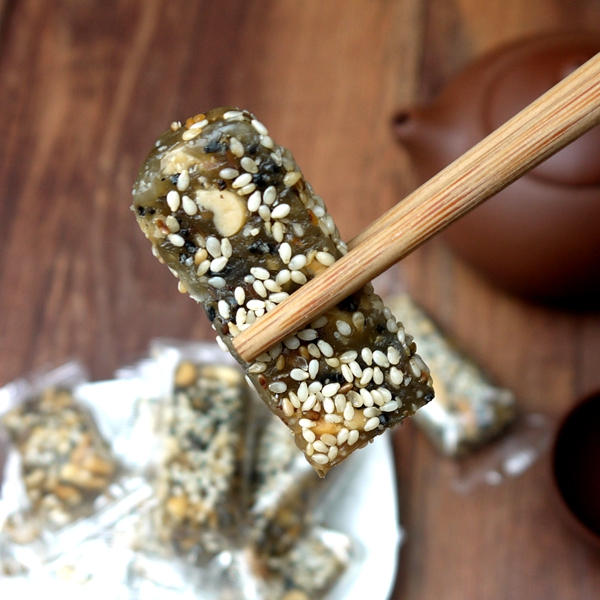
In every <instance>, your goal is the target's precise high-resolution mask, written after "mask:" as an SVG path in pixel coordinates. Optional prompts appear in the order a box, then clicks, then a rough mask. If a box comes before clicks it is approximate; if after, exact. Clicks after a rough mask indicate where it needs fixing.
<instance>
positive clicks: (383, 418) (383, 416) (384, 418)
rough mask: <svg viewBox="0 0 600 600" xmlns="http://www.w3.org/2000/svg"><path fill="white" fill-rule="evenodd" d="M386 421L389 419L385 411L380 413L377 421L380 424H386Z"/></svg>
mask: <svg viewBox="0 0 600 600" xmlns="http://www.w3.org/2000/svg"><path fill="white" fill-rule="evenodd" d="M388 421H389V417H388V416H387V415H386V414H385V413H381V414H380V415H379V422H380V423H381V425H387V422H388Z"/></svg>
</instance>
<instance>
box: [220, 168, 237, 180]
mask: <svg viewBox="0 0 600 600" xmlns="http://www.w3.org/2000/svg"><path fill="white" fill-rule="evenodd" d="M239 174H240V172H239V171H238V170H237V169H232V168H230V167H226V168H225V169H221V170H220V171H219V177H220V178H221V179H235V178H236V177H237V176H238V175H239Z"/></svg>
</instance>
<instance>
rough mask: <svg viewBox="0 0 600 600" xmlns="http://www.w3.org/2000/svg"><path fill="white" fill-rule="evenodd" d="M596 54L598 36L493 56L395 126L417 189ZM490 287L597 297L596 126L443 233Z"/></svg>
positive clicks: (555, 296)
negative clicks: (412, 169)
mask: <svg viewBox="0 0 600 600" xmlns="http://www.w3.org/2000/svg"><path fill="white" fill-rule="evenodd" d="M598 52H600V35H587V34H554V35H545V36H542V37H536V38H531V39H527V40H523V41H519V42H516V43H512V44H510V45H508V46H504V47H502V48H500V49H498V50H496V51H495V52H492V53H490V54H488V55H486V56H484V57H483V58H481V59H480V60H477V61H476V62H474V63H473V64H471V65H470V66H468V67H467V68H466V69H465V70H464V71H462V72H461V73H460V74H459V75H458V76H456V77H455V78H454V79H453V80H451V81H450V82H449V83H448V85H447V86H446V87H445V89H444V90H443V91H442V93H441V94H440V95H439V97H438V98H437V100H436V101H435V102H433V103H432V104H430V105H428V106H423V107H417V108H414V109H411V110H405V111H400V112H398V113H397V114H396V115H395V117H394V120H393V129H394V133H395V135H396V137H397V139H398V141H399V142H400V143H401V144H402V145H403V146H404V147H405V148H406V149H407V150H408V151H409V153H410V155H411V157H412V159H413V163H414V167H415V170H416V174H417V178H418V180H419V183H423V182H425V181H426V180H427V179H429V178H430V177H432V176H433V175H435V174H436V173H437V172H438V171H440V170H441V169H443V168H444V167H445V166H447V165H448V164H450V163H451V162H452V161H453V160H455V159H456V158H458V157H459V156H460V155H461V154H463V153H464V152H466V151H467V150H468V149H469V148H471V147H472V146H474V145H475V144H476V143H477V142H479V141H480V140H481V139H483V138H484V137H485V136H486V135H488V134H489V133H491V132H492V131H493V130H494V129H497V128H498V127H499V126H500V125H502V124H503V123H504V122H505V121H507V120H508V119H509V118H510V117H512V116H513V115H514V114H516V113H517V112H518V111H519V110H521V109H522V108H524V107H525V106H526V105H527V104H529V103H530V102H532V101H533V100H535V99H536V98H537V97H539V96H540V95H542V94H543V93H544V92H545V91H547V90H548V89H549V88H550V87H552V86H553V85H554V84H556V83H558V81H560V80H561V79H563V78H564V77H565V76H566V75H568V74H569V73H570V72H572V71H573V70H574V69H576V68H577V67H578V66H580V65H581V64H583V63H584V62H585V61H586V60H588V59H589V58H591V57H592V56H593V55H594V54H596V53H598ZM441 236H442V238H443V239H444V240H445V241H446V242H447V244H448V245H449V246H450V247H451V248H452V249H453V250H454V251H455V252H456V254H458V255H459V256H460V257H462V258H463V259H464V260H465V261H466V262H468V263H469V264H471V265H472V266H473V267H474V268H476V269H477V270H478V271H480V272H481V273H482V274H483V275H484V276H486V277H487V278H489V279H490V280H491V281H492V282H494V283H495V284H497V285H499V286H501V287H503V288H505V289H507V290H509V291H512V292H516V293H519V294H522V295H525V296H529V297H533V298H537V299H551V300H561V299H572V298H576V297H579V298H581V297H583V298H586V299H587V300H588V301H589V300H590V298H593V299H598V298H600V127H596V128H594V129H592V130H591V131H589V132H588V133H586V134H585V135H584V136H582V137H581V138H580V139H578V140H576V141H575V142H573V143H572V144H571V145H569V146H567V147H566V148H564V149H563V150H561V151H560V152H558V153H557V154H555V155H554V156H552V157H551V158H549V159H548V160H547V161H546V162H544V163H542V164H541V165H539V166H538V167H536V168H535V169H533V170H532V171H530V172H529V173H528V174H527V175H525V176H524V177H522V178H521V179H520V180H518V181H516V182H515V183H513V184H512V185H511V186H509V187H508V188H506V189H505V190H503V191H502V192H500V193H499V194H498V195H496V196H495V197H493V198H491V199H490V200H488V201H487V202H485V203H484V204H483V205H481V206H479V207H478V208H476V209H475V210H474V211H472V212H471V213H469V214H467V215H466V216H464V217H463V218H462V219H460V220H459V221H457V222H456V223H454V224H453V225H451V226H450V227H449V228H448V229H446V230H445V231H444V232H442V234H441Z"/></svg>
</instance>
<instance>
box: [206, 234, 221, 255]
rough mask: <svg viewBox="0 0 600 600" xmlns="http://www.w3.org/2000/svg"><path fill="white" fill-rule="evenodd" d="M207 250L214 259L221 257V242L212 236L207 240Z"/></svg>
mask: <svg viewBox="0 0 600 600" xmlns="http://www.w3.org/2000/svg"><path fill="white" fill-rule="evenodd" d="M206 249H207V250H208V253H209V254H210V255H211V256H212V257H214V258H219V256H221V242H220V241H219V240H218V239H217V238H216V237H213V236H210V237H208V238H206Z"/></svg>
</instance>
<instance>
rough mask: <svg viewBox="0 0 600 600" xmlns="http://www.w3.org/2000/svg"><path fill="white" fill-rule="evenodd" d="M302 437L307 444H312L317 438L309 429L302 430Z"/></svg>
mask: <svg viewBox="0 0 600 600" xmlns="http://www.w3.org/2000/svg"><path fill="white" fill-rule="evenodd" d="M302 437H303V438H304V439H305V440H306V441H307V442H311V443H312V442H314V441H315V439H316V438H317V436H316V435H315V434H314V433H313V432H312V431H311V430H310V429H303V430H302Z"/></svg>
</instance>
